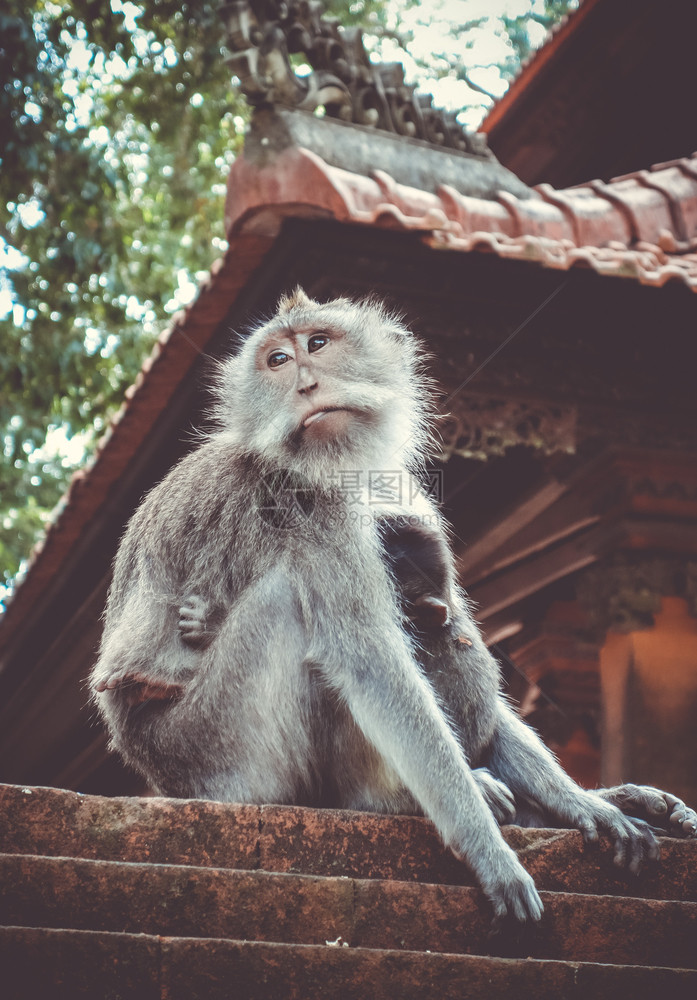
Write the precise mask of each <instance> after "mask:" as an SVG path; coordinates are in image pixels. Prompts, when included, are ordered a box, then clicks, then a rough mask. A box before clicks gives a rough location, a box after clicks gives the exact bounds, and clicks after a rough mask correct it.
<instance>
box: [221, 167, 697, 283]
mask: <svg viewBox="0 0 697 1000" xmlns="http://www.w3.org/2000/svg"><path fill="white" fill-rule="evenodd" d="M536 193H537V195H538V197H536V198H529V199H521V198H517V197H516V196H515V195H512V194H509V193H507V192H501V193H500V194H499V195H498V197H497V199H496V200H494V201H486V200H484V199H482V198H474V197H471V196H469V195H465V194H461V193H460V192H458V191H455V190H454V189H453V188H451V187H440V188H439V189H438V191H437V192H436V193H435V194H432V193H430V192H427V191H422V190H418V189H416V188H412V187H407V186H405V185H403V184H398V183H397V182H396V181H395V180H394V179H393V178H392V177H390V176H389V175H388V174H385V173H384V172H382V171H374V172H373V173H372V175H371V176H370V177H366V176H364V175H362V174H354V173H350V172H349V171H347V170H342V169H340V168H338V167H332V166H330V165H328V164H327V163H325V162H324V161H323V160H321V159H320V157H318V156H317V155H316V154H314V153H311V152H309V151H308V150H304V149H287V150H285V151H284V152H283V153H282V154H281V155H280V156H278V157H277V158H276V159H275V161H274V162H273V163H272V164H270V165H267V166H258V165H256V164H253V163H249V162H247V161H246V160H245V159H244V157H240V158H239V159H238V160H237V161H236V162H235V164H234V165H233V168H232V171H231V174H230V182H229V187H228V201H227V206H226V223H227V226H228V232H229V234H230V235H233V234H237V233H240V232H263V233H266V234H268V235H272V234H275V233H276V232H277V230H278V227H279V225H280V223H281V220H282V219H283V217H284V216H287V215H298V214H303V215H308V214H316V215H322V216H330V217H333V218H334V219H337V220H338V221H347V222H357V223H362V224H364V225H369V226H384V227H391V228H394V227H398V228H402V229H409V230H419V231H422V232H423V233H424V238H425V239H426V240H428V241H429V242H430V243H432V244H433V245H439V246H444V245H447V246H448V247H450V248H451V249H453V250H461V251H469V250H477V249H487V250H489V251H493V252H495V253H496V254H498V255H499V256H501V257H514V258H515V257H520V258H524V259H527V260H535V261H538V262H539V263H540V264H542V266H543V267H555V268H560V269H563V270H567V269H568V268H570V267H573V266H577V265H581V266H587V267H592V268H593V269H594V270H596V271H597V272H598V273H599V274H610V275H616V276H620V277H632V278H634V279H635V280H637V281H639V282H641V283H642V284H647V285H662V284H664V283H665V282H666V281H669V280H671V279H673V278H677V279H679V280H681V281H684V282H685V284H687V285H688V286H689V287H690V288H692V289H693V290H696V291H697V154H695V155H693V157H692V158H690V159H684V160H679V161H676V162H674V163H671V164H660V165H658V166H656V167H654V168H652V169H651V170H648V171H646V170H644V171H639V172H638V173H634V174H628V175H626V176H624V177H619V178H616V179H614V180H613V181H611V182H610V183H609V184H605V183H603V182H602V181H590V182H589V183H587V184H583V185H580V186H578V187H573V188H567V189H565V190H561V191H558V190H555V189H554V188H552V187H550V185H548V184H540V185H539V186H538V187H537V188H536Z"/></svg>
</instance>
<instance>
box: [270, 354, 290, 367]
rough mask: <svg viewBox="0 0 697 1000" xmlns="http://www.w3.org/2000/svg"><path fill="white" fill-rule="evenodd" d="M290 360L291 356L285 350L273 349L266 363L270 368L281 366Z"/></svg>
mask: <svg viewBox="0 0 697 1000" xmlns="http://www.w3.org/2000/svg"><path fill="white" fill-rule="evenodd" d="M289 360H290V356H289V355H288V354H286V352H285V351H273V352H272V353H271V354H269V356H268V358H267V359H266V363H267V365H268V366H269V368H280V367H281V365H284V364H285V363H286V361H289Z"/></svg>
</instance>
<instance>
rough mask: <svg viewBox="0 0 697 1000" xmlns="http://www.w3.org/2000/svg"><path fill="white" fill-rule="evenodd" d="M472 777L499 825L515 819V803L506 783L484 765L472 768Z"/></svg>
mask: <svg viewBox="0 0 697 1000" xmlns="http://www.w3.org/2000/svg"><path fill="white" fill-rule="evenodd" d="M472 777H473V778H474V780H475V781H476V782H477V785H478V786H479V791H480V792H481V793H482V795H483V796H484V801H485V802H486V804H487V805H488V806H489V808H490V809H491V811H492V813H493V814H494V819H495V820H496V822H497V823H498V824H499V826H502V825H503V824H504V823H512V822H513V821H514V819H515V813H516V805H515V799H514V798H513V793H512V792H511V790H510V788H509V787H508V785H505V784H504V783H503V781H499V779H498V778H495V777H494V776H493V774H492V773H491V771H490V770H489V769H488V768H486V767H476V768H474V770H473V771H472Z"/></svg>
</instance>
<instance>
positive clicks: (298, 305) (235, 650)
mask: <svg viewBox="0 0 697 1000" xmlns="http://www.w3.org/2000/svg"><path fill="white" fill-rule="evenodd" d="M217 391H218V407H217V417H218V421H219V429H218V430H217V431H215V432H214V433H213V434H211V435H210V436H209V437H208V439H207V440H205V441H204V443H203V444H202V445H201V446H200V447H199V448H198V450H196V451H195V452H194V453H193V454H191V455H189V456H188V457H186V458H185V459H183V460H182V461H181V462H180V463H179V464H178V465H177V466H176V467H175V468H174V469H173V470H172V471H171V472H170V474H169V475H168V476H167V477H166V478H165V479H164V480H163V482H162V483H160V484H159V485H158V486H157V487H155V489H153V490H152V491H151V493H150V494H149V495H148V496H147V497H146V499H145V501H144V502H143V504H142V505H141V506H140V508H139V509H138V510H137V511H136V513H135V515H134V516H133V518H132V520H131V522H130V524H129V527H128V530H127V532H126V534H125V536H124V539H123V541H122V544H121V546H120V549H119V552H118V554H117V557H116V561H115V565H114V578H113V583H112V587H111V590H110V594H109V600H108V604H107V609H106V613H105V628H104V635H103V640H102V645H101V649H100V655H99V659H98V662H97V664H96V665H95V667H94V670H93V672H92V675H91V686H92V690H93V692H94V696H95V699H96V702H97V704H98V706H99V709H100V711H101V713H102V715H103V716H104V719H105V720H106V723H107V726H108V728H109V732H110V734H111V741H112V745H113V747H114V748H115V749H116V750H118V751H119V752H120V753H121V754H122V755H123V757H124V758H125V759H126V760H127V761H128V762H129V763H130V764H131V765H133V766H134V767H135V768H137V769H138V770H139V771H140V772H141V773H142V774H143V775H144V776H145V777H146V778H147V779H148V781H149V782H150V784H151V785H152V786H153V788H154V789H156V790H157V791H159V792H161V793H164V794H169V795H175V796H184V797H203V798H213V799H220V800H225V801H240V802H277V803H298V804H307V805H313V804H322V805H329V806H341V807H346V808H356V809H370V810H377V811H385V812H414V811H419V810H420V811H423V812H424V813H425V814H426V815H427V816H429V817H430V818H431V819H432V820H433V822H434V824H435V826H436V827H437V829H438V831H439V833H440V835H441V837H442V839H443V841H444V843H446V844H447V845H448V846H449V847H450V848H451V849H452V850H453V852H454V853H455V854H456V856H457V857H459V858H461V859H462V860H464V861H466V862H467V864H468V865H469V866H470V868H471V869H472V871H473V872H474V874H475V876H476V878H477V880H478V881H479V884H480V885H481V887H482V889H483V891H484V893H485V894H486V896H487V898H488V899H489V900H490V901H491V903H492V905H493V908H494V912H495V914H496V915H497V916H499V917H501V916H503V915H505V914H506V913H507V912H508V913H510V914H512V915H513V916H514V917H516V918H517V919H520V920H524V919H539V917H540V915H541V912H542V904H541V901H540V898H539V896H538V894H537V891H536V889H535V886H534V884H533V881H532V879H531V878H530V876H529V875H528V874H527V872H526V871H525V870H524V869H523V867H522V866H521V865H520V863H519V862H518V860H517V857H516V855H515V854H514V852H513V851H511V849H510V848H509V847H508V846H507V845H506V843H505V842H504V840H503V838H502V836H501V834H500V831H499V828H498V825H497V823H496V820H495V817H494V814H493V813H492V810H493V811H494V812H495V813H496V816H497V817H498V818H499V819H505V818H512V813H513V810H514V808H517V807H518V806H522V807H524V808H528V809H529V810H532V811H533V812H536V813H537V814H539V815H540V816H544V817H548V818H552V819H553V820H554V822H555V825H559V824H561V825H566V826H573V827H578V828H579V829H580V830H581V831H582V832H583V834H584V836H585V837H586V838H587V839H588V840H592V839H596V838H597V836H598V832H599V831H600V832H604V833H606V834H608V835H609V837H610V838H611V839H612V840H613V842H614V845H615V853H616V860H617V861H618V863H628V864H629V866H630V868H633V869H637V868H638V867H639V865H640V864H641V863H642V861H643V859H644V858H645V857H656V856H657V846H656V841H655V838H654V837H653V834H652V833H651V831H650V829H649V828H648V826H647V825H646V824H644V823H642V822H641V821H640V820H635V819H630V818H628V817H626V816H625V815H623V813H622V812H621V811H620V809H618V808H617V807H616V806H615V805H614V804H613V801H612V798H613V795H615V791H614V790H612V791H611V792H609V793H607V795H608V798H609V799H610V801H606V800H604V799H603V798H602V797H601V796H600V795H598V794H596V793H593V792H588V791H585V790H583V789H581V788H580V787H579V786H577V785H576V784H575V783H574V782H573V781H572V780H571V779H570V778H569V777H568V776H567V775H566V774H565V773H564V771H563V770H562V769H561V768H560V766H559V765H558V764H557V762H556V760H555V759H554V757H553V756H552V754H551V753H550V752H549V751H548V750H547V749H546V748H545V747H544V745H543V744H542V742H541V741H540V740H539V738H538V737H537V736H536V734H535V733H534V732H533V731H532V730H531V729H530V728H529V727H527V726H526V725H525V724H524V723H523V722H522V721H521V720H520V719H519V718H518V716H517V715H516V713H515V712H514V711H513V709H512V708H511V707H510V706H509V705H508V704H507V702H506V700H505V698H504V697H503V696H502V695H501V693H500V690H499V675H498V667H497V665H496V663H495V661H494V660H493V658H492V657H491V656H490V654H489V652H488V650H487V649H486V646H485V645H484V643H483V641H482V639H481V637H480V636H479V633H478V631H477V628H476V626H475V624H474V622H473V620H472V617H471V615H470V612H469V609H468V607H467V603H466V600H465V597H464V595H463V594H462V593H461V591H460V590H459V589H458V587H457V585H456V583H455V579H454V573H453V568H452V558H450V561H449V562H448V563H447V564H446V566H445V569H446V573H447V581H446V583H447V590H448V595H447V605H448V608H449V613H450V619H449V624H448V625H447V627H444V628H442V629H437V630H435V632H433V634H429V636H428V637H427V639H424V638H423V637H422V636H421V634H420V633H419V632H418V630H417V629H415V628H414V627H413V626H412V625H411V624H410V623H409V622H408V621H405V618H404V615H403V612H402V607H401V605H400V594H399V581H398V579H396V578H395V575H394V574H393V573H391V572H390V569H389V566H388V562H387V560H386V559H385V553H384V551H383V545H382V540H381V536H380V531H379V528H378V521H379V518H380V516H384V517H392V516H394V514H395V512H397V513H399V505H398V498H397V497H396V496H391V495H389V491H388V493H387V494H386V495H384V496H382V497H381V498H380V503H377V504H376V503H372V502H371V500H370V498H368V497H366V496H365V495H363V496H356V495H352V496H351V497H350V498H347V496H346V495H345V491H342V490H341V489H339V488H337V486H336V485H335V484H336V481H337V477H340V476H341V475H343V474H346V475H349V476H350V475H351V474H355V472H356V470H360V471H362V472H363V473H364V474H365V475H366V476H367V475H368V473H369V472H373V473H374V471H375V470H381V469H389V470H391V471H393V470H402V472H403V473H404V475H405V476H406V475H412V474H414V473H416V472H418V469H419V467H420V463H421V461H422V457H423V454H424V450H425V448H426V446H427V443H428V439H429V430H428V415H429V394H428V384H427V381H426V380H425V378H424V376H423V371H422V360H421V354H420V350H419V347H418V344H417V342H416V341H415V339H414V338H413V337H412V336H411V335H410V334H409V332H408V331H407V330H405V329H404V327H402V326H401V325H400V324H399V323H398V322H397V320H396V319H395V318H394V317H392V316H391V315H390V314H388V313H387V312H386V311H385V310H384V309H383V308H382V307H380V306H379V305H377V304H375V303H368V304H366V303H364V304H360V305H358V304H355V303H352V302H349V301H347V300H342V299H340V300H336V301H334V302H330V303H326V304H323V305H320V304H318V303H315V302H313V301H312V300H310V299H308V298H307V297H306V296H305V295H304V293H302V292H301V291H299V290H298V291H297V292H296V293H295V294H294V295H293V296H291V297H289V298H287V299H284V300H282V302H281V303H280V306H279V311H278V313H277V315H276V316H275V317H274V318H273V319H271V320H270V321H269V322H268V323H267V324H265V325H264V326H262V327H260V328H259V329H258V330H256V331H255V332H253V333H252V334H251V335H250V337H249V338H248V339H247V340H246V341H245V343H244V344H243V346H242V348H241V350H240V352H239V354H238V355H237V356H235V357H234V358H232V359H230V360H228V361H227V362H226V363H224V365H223V366H222V368H221V373H220V378H219V383H218V387H217ZM279 470H286V472H284V473H283V475H287V474H290V476H291V486H292V485H293V483H294V482H296V481H297V482H300V483H301V484H305V485H304V486H303V489H304V490H305V492H304V497H305V500H308V498H309V505H308V506H307V508H302V505H301V508H302V509H300V510H299V512H296V514H297V516H296V517H295V518H294V520H293V522H292V524H288V523H276V522H275V520H274V518H273V517H271V518H269V517H262V516H260V510H259V504H258V502H257V503H255V498H256V499H257V501H258V498H259V496H260V495H261V494H260V490H261V489H262V487H263V485H264V483H266V482H268V477H269V476H271V477H272V478H273V477H274V476H277V475H278V474H279ZM292 477H297V479H296V480H293V479H292ZM291 492H293V490H292V489H291ZM403 512H404V514H405V515H407V516H410V517H413V516H417V517H421V518H423V519H424V520H426V519H427V520H428V521H429V523H430V524H433V525H436V526H437V527H436V530H437V531H439V532H441V533H442V527H440V515H439V513H438V511H437V510H436V508H435V507H434V505H433V504H432V503H431V501H430V500H429V499H428V498H427V497H426V495H425V494H424V493H423V492H422V491H419V490H416V491H414V495H413V497H412V501H411V503H410V505H409V506H405V507H404V508H403ZM458 636H464V637H465V638H466V640H467V642H465V643H461V642H458V641H457V638H458ZM483 766H486V768H487V769H488V770H479V771H478V770H473V769H474V768H480V767H483ZM623 794H624V799H622V802H623V803H624V802H625V800H626V801H627V802H628V803H629V807H632V808H636V807H641V808H645V810H647V811H648V812H649V813H651V812H656V813H658V812H664V813H665V812H666V811H667V810H669V809H672V813H671V819H672V822H673V824H678V820H676V819H674V818H673V816H674V815H678V814H680V815H681V816H683V817H684V820H680V822H681V823H682V824H683V826H684V827H685V829H686V830H687V829H688V827H689V824H690V823H691V822H692V817H693V816H694V814H693V813H691V811H689V810H686V808H685V807H684V805H683V804H682V803H680V802H679V800H674V802H676V803H679V806H675V805H674V804H673V799H672V797H670V798H671V800H670V801H668V798H663V797H662V796H663V793H660V792H656V791H654V790H642V789H639V790H638V791H637V793H636V794H635V795H634V797H633V798H632V795H631V794H630V793H628V792H624V793H623ZM652 795H655V798H654V799H653V800H652V799H651V796H652ZM647 796H648V799H647ZM615 797H617V795H615ZM620 798H622V796H620ZM680 807H681V808H682V809H683V810H684V813H680ZM695 826H697V822H696V823H695Z"/></svg>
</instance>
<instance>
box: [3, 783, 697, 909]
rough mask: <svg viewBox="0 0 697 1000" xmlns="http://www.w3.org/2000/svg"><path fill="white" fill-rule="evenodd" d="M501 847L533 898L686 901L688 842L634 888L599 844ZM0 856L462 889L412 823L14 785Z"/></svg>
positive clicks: (459, 871)
mask: <svg viewBox="0 0 697 1000" xmlns="http://www.w3.org/2000/svg"><path fill="white" fill-rule="evenodd" d="M504 837H505V839H506V840H507V842H508V843H509V844H510V846H511V847H512V848H513V849H514V850H516V851H517V852H518V856H519V857H520V859H521V861H522V863H523V864H524V865H525V867H526V868H527V869H528V871H529V872H530V873H531V875H532V876H533V878H534V879H535V882H536V884H537V886H538V888H540V889H546V890H550V891H560V892H575V891H578V892H583V893H600V894H605V895H622V896H636V897H644V898H649V899H664V900H692V901H695V900H697V840H692V841H683V840H676V839H673V838H668V837H666V838H663V839H662V859H661V861H660V862H658V863H656V864H651V865H649V866H647V867H646V868H645V869H644V871H643V872H642V873H641V874H640V876H638V877H636V876H633V875H631V874H630V873H628V872H626V871H625V870H621V869H618V868H616V867H615V866H614V865H613V863H612V849H611V848H610V845H609V844H601V846H600V847H597V846H591V847H585V846H584V844H583V841H582V839H581V837H580V834H578V833H577V832H576V831H570V830H525V829H521V828H520V827H507V828H505V829H504ZM0 852H4V853H19V854H45V855H53V856H71V857H82V858H91V859H102V860H107V861H109V860H113V861H135V862H140V861H150V862H155V863H159V864H193V865H197V866H212V867H218V868H236V869H250V870H255V869H264V870H267V871H277V872H301V873H304V874H308V875H335V876H339V875H346V876H349V877H355V878H364V879H399V880H402V881H425V882H431V883H436V884H446V885H472V884H473V880H472V876H471V874H470V872H469V870H468V869H467V867H466V866H465V865H463V864H460V863H459V862H457V861H456V860H455V858H454V857H453V856H452V854H451V853H450V852H449V851H447V850H446V849H445V848H444V847H443V846H442V845H441V843H440V842H439V840H438V837H437V836H436V834H435V832H434V829H433V826H432V824H431V823H430V822H429V821H428V820H425V819H423V818H421V817H416V816H385V815H375V814H371V813H358V812H349V811H342V810H326V809H304V808H301V807H294V806H246V805H233V804H228V803H219V802H204V801H197V800H182V799H164V798H104V797H101V796H93V795H80V794H78V793H76V792H69V791H63V790H60V789H55V788H24V787H22V786H18V785H0Z"/></svg>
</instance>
